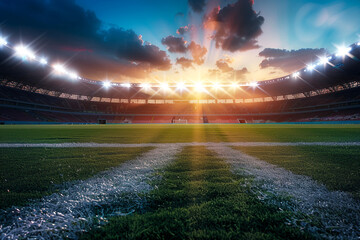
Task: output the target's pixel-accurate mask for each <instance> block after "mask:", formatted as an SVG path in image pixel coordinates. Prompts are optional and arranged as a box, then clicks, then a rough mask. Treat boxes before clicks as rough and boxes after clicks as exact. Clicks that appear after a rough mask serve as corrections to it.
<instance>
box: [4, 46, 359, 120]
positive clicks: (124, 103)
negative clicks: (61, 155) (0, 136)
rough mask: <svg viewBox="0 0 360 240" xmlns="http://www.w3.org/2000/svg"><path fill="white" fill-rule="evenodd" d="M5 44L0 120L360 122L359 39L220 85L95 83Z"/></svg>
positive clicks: (205, 83) (23, 50)
mask: <svg viewBox="0 0 360 240" xmlns="http://www.w3.org/2000/svg"><path fill="white" fill-rule="evenodd" d="M2 45H3V46H2V48H1V49H0V60H1V65H0V70H1V71H0V123H1V124H15V123H276V122H335V121H358V120H360V78H359V76H360V60H359V58H360V46H359V43H355V44H353V45H351V46H349V47H348V48H346V49H342V50H341V52H340V53H337V54H334V55H331V56H326V58H322V59H319V61H318V62H317V63H315V64H313V65H308V66H307V67H306V68H304V69H301V70H299V71H298V72H295V73H293V74H291V75H288V76H284V77H282V78H276V79H271V80H266V81H261V82H252V83H248V84H239V83H236V82H228V83H225V84H221V85H217V86H215V85H214V84H213V83H207V82H204V83H196V84H194V83H174V84H169V85H168V84H159V83H155V84H152V83H110V82H103V81H95V80H91V79H86V78H81V77H79V76H77V75H75V74H72V73H69V72H66V70H65V69H63V68H62V66H51V65H49V64H47V62H46V61H45V60H43V59H35V58H36V57H35V56H32V55H31V54H30V52H26V50H25V49H20V50H19V49H16V48H15V47H12V46H10V44H8V43H6V42H3V43H2ZM19 51H21V54H22V55H20V58H19V56H18V57H14V54H15V55H16V54H19V53H18V52H19ZM54 72H55V73H54Z"/></svg>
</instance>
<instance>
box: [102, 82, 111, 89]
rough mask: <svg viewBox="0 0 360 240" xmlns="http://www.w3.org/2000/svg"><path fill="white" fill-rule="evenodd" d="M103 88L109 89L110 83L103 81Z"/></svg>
mask: <svg viewBox="0 0 360 240" xmlns="http://www.w3.org/2000/svg"><path fill="white" fill-rule="evenodd" d="M103 86H104V87H105V88H109V87H111V82H109V81H104V82H103Z"/></svg>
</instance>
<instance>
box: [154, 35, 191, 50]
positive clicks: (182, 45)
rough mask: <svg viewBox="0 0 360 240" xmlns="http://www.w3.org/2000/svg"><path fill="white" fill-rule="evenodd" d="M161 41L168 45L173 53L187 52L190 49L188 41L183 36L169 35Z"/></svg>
mask: <svg viewBox="0 0 360 240" xmlns="http://www.w3.org/2000/svg"><path fill="white" fill-rule="evenodd" d="M161 43H162V44H164V45H165V46H167V48H168V51H169V52H171V53H185V52H187V50H188V49H187V47H186V43H187V42H186V41H185V40H184V38H182V37H174V36H167V37H166V38H163V39H162V40H161Z"/></svg>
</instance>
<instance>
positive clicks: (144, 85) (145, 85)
mask: <svg viewBox="0 0 360 240" xmlns="http://www.w3.org/2000/svg"><path fill="white" fill-rule="evenodd" d="M140 87H141V88H142V89H144V90H149V89H150V84H148V83H142V84H140Z"/></svg>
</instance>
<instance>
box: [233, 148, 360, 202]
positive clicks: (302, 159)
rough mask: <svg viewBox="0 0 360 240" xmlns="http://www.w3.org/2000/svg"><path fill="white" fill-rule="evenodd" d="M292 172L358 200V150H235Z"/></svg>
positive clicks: (359, 192) (359, 151)
mask: <svg viewBox="0 0 360 240" xmlns="http://www.w3.org/2000/svg"><path fill="white" fill-rule="evenodd" d="M235 149H239V150H241V151H243V152H244V153H246V154H249V155H251V156H254V157H257V158H259V159H261V160H264V161H267V162H269V163H272V164H275V165H278V166H280V167H283V168H285V169H288V170H290V171H292V172H293V173H296V174H300V175H307V176H310V177H311V178H312V179H314V180H317V181H319V182H321V183H323V184H325V185H326V186H327V187H328V188H329V189H331V190H341V191H346V192H350V193H351V194H353V196H355V197H357V198H360V148H359V147H326V146H291V147H283V146H281V147H235Z"/></svg>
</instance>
